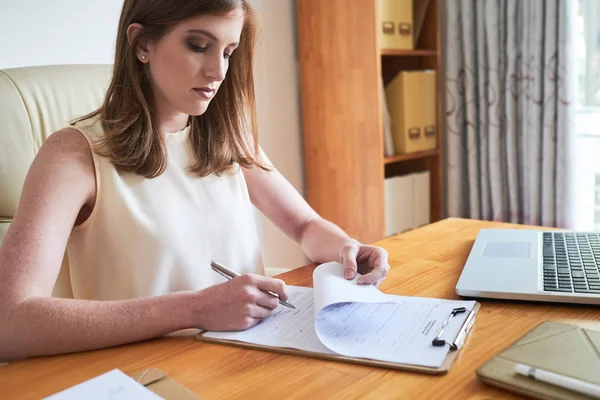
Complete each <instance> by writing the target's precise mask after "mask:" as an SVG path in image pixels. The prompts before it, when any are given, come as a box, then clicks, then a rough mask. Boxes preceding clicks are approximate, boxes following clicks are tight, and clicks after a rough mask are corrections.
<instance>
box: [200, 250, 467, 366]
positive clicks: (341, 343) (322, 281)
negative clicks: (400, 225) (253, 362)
mask: <svg viewBox="0 0 600 400" xmlns="http://www.w3.org/2000/svg"><path fill="white" fill-rule="evenodd" d="M356 279H357V278H355V279H354V280H352V281H348V280H346V279H345V278H344V277H343V270H342V265H341V264H339V263H336V262H332V263H326V264H322V265H320V266H319V267H317V268H316V269H315V271H314V273H313V285H314V289H310V288H304V287H298V286H288V289H289V290H290V293H291V294H290V299H289V302H290V303H292V304H294V305H295V306H296V310H291V309H288V308H286V307H283V306H279V307H278V308H277V309H276V310H275V311H274V313H273V315H272V316H271V317H269V318H267V319H265V320H263V321H261V323H259V324H258V325H256V326H254V327H252V328H250V329H248V330H246V331H241V332H206V333H205V334H204V336H205V337H211V338H220V339H227V340H238V341H243V342H248V343H255V344H262V345H267V346H275V347H288V348H295V349H299V350H305V351H310V352H316V353H327V354H332V353H337V354H341V355H345V356H350V357H359V358H370V359H375V360H381V361H390V362H395V363H401V364H411V365H422V366H428V367H440V366H441V365H442V363H443V361H444V359H445V358H446V355H447V354H448V351H449V347H448V346H443V347H434V346H433V345H432V341H433V339H434V338H435V337H436V336H437V334H438V332H439V331H440V328H441V325H442V324H443V322H444V321H445V320H446V319H447V318H448V316H449V315H450V312H451V311H452V310H453V309H454V308H455V307H465V308H466V309H467V310H471V309H472V308H473V306H474V305H475V302H474V301H453V300H443V299H431V298H422V297H405V296H393V295H386V294H384V293H382V292H381V291H380V290H379V289H377V288H376V287H375V286H372V285H358V284H357V283H356ZM467 315H468V312H466V313H463V314H457V315H456V316H455V317H454V318H452V319H451V321H450V323H449V324H447V325H446V328H445V330H444V334H443V335H442V338H443V339H446V340H448V341H452V340H453V339H454V338H455V337H456V334H457V333H458V330H459V329H460V327H461V326H462V324H463V322H464V321H465V319H466V317H467Z"/></svg>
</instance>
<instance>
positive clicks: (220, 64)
mask: <svg viewBox="0 0 600 400" xmlns="http://www.w3.org/2000/svg"><path fill="white" fill-rule="evenodd" d="M207 58H208V59H207V60H206V64H205V65H204V74H205V75H206V77H207V78H209V79H211V80H213V81H218V82H220V81H222V80H223V79H225V74H226V73H227V68H228V67H229V61H228V60H226V59H225V57H223V55H222V54H220V53H219V54H211V56H210V57H207Z"/></svg>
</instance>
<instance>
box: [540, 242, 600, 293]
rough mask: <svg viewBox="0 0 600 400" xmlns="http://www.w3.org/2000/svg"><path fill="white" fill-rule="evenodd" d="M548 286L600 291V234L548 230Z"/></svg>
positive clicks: (545, 252)
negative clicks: (599, 266) (599, 267)
mask: <svg viewBox="0 0 600 400" xmlns="http://www.w3.org/2000/svg"><path fill="white" fill-rule="evenodd" d="M542 235H543V236H542V238H543V241H542V245H543V255H544V290H545V291H550V292H569V293H594V294H600V273H599V269H598V265H600V236H599V234H597V233H588V232H586V233H576V232H544V233H543V234H542Z"/></svg>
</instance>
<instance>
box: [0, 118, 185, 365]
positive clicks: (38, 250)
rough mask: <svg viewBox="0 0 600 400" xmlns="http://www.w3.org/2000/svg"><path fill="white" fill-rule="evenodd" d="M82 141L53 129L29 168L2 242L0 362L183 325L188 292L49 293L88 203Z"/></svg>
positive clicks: (89, 172)
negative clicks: (126, 295)
mask: <svg viewBox="0 0 600 400" xmlns="http://www.w3.org/2000/svg"><path fill="white" fill-rule="evenodd" d="M94 198H95V177H94V170H93V164H92V157H91V154H90V151H89V147H88V144H87V142H86V140H85V139H84V138H83V137H82V136H81V135H80V134H79V133H77V132H74V131H72V130H63V131H60V132H57V133H55V134H54V135H52V136H51V137H50V138H49V139H48V140H47V141H46V143H45V144H44V146H43V147H42V149H41V150H40V152H39V154H38V156H37V157H36V159H35V160H34V162H33V164H32V166H31V169H30V171H29V173H28V176H27V179H26V182H25V185H24V188H23V193H22V196H21V201H20V204H19V209H18V211H17V214H16V215H15V218H14V221H13V223H12V224H11V226H10V228H9V230H8V232H7V234H6V237H5V239H4V241H3V243H2V245H1V247H0V321H2V323H0V360H9V359H14V358H22V357H27V356H31V355H45V354H55V353H65V352H72V351H78V350H86V349H92V348H99V347H106V346H111V345H116V344H121V343H126V342H132V341H137V340H142V339H146V338H151V337H155V336H158V335H162V334H165V333H168V332H172V331H175V330H178V329H180V328H183V327H186V326H189V320H190V318H188V316H187V315H186V314H185V313H186V311H185V310H186V308H185V307H182V303H183V302H184V301H185V300H186V296H191V295H192V294H173V295H169V296H162V297H158V298H151V299H139V300H132V301H115V302H99V301H85V300H73V299H60V298H52V297H51V293H52V289H53V286H54V283H55V281H56V277H57V275H58V271H59V269H60V264H61V261H62V257H63V254H64V251H65V246H66V242H67V240H68V237H69V234H70V232H71V229H72V228H73V225H74V224H75V223H76V220H77V219H78V215H79V214H80V210H84V211H85V210H86V206H87V205H88V204H89V203H90V201H91V202H92V204H93V200H94Z"/></svg>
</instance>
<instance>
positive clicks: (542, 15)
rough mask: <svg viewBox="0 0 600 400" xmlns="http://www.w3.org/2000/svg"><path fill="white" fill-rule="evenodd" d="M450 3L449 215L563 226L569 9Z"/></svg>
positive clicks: (570, 82)
mask: <svg viewBox="0 0 600 400" xmlns="http://www.w3.org/2000/svg"><path fill="white" fill-rule="evenodd" d="M444 4H445V5H446V7H445V24H444V26H445V28H444V29H445V32H444V33H445V41H446V56H445V67H446V71H445V72H446V77H445V80H446V81H445V84H446V99H445V108H446V121H445V123H446V131H447V135H446V143H445V149H446V153H445V167H446V168H445V170H446V205H447V210H446V211H447V214H448V215H449V216H454V217H466V218H475V219H485V220H495V221H506V222H514V223H524V224H534V225H543V226H562V227H567V225H569V223H570V222H569V221H568V219H569V218H568V212H567V209H568V208H567V204H566V203H567V198H568V196H567V190H568V187H567V177H568V168H569V167H570V163H569V162H568V153H569V148H570V147H569V146H571V144H570V143H571V136H572V130H573V126H574V125H573V121H574V120H573V117H574V107H575V97H574V96H575V95H576V87H575V85H576V78H575V79H574V77H575V76H576V71H575V64H574V62H573V60H574V55H573V52H574V50H573V43H572V42H573V39H574V35H573V33H572V29H573V26H574V18H575V10H574V8H573V4H572V2H571V0H447V1H444Z"/></svg>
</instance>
